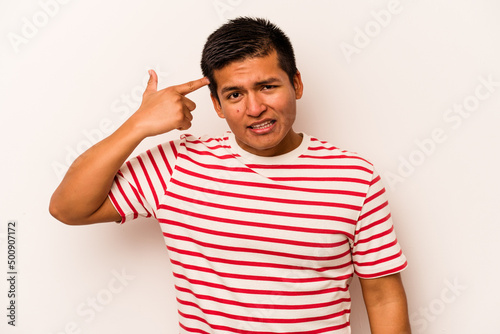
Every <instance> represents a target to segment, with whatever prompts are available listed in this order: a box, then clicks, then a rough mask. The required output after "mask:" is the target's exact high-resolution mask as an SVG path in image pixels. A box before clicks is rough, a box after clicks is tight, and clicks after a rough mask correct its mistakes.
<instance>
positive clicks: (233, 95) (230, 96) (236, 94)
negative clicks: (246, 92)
mask: <svg viewBox="0 0 500 334" xmlns="http://www.w3.org/2000/svg"><path fill="white" fill-rule="evenodd" d="M239 96H240V93H231V94H229V95H228V96H227V98H228V99H229V100H231V99H237V98H238V97H239Z"/></svg>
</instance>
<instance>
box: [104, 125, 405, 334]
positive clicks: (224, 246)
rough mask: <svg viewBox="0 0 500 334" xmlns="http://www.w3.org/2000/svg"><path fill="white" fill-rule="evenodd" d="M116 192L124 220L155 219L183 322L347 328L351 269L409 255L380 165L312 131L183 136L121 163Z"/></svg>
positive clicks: (394, 262)
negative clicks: (256, 136)
mask: <svg viewBox="0 0 500 334" xmlns="http://www.w3.org/2000/svg"><path fill="white" fill-rule="evenodd" d="M110 198H111V200H112V202H113V204H114V205H115V207H116V209H117V210H118V212H119V213H120V214H121V216H122V217H123V220H122V222H125V221H128V220H132V219H134V218H137V217H139V216H142V217H155V218H156V219H157V220H158V221H159V223H160V226H161V230H162V232H163V235H164V238H165V243H166V246H167V250H168V254H169V257H170V261H171V263H172V268H173V275H174V282H175V288H176V293H177V302H178V313H179V325H180V332H181V333H228V334H229V333H247V334H250V333H251V334H267V333H287V334H294V333H295V334H299V333H300V334H306V333H308V334H315V333H337V334H338V333H350V328H349V315H350V309H351V299H350V295H349V291H348V287H349V284H350V282H351V279H352V276H353V274H354V273H356V274H357V275H358V276H359V277H362V278H375V277H380V276H385V275H389V274H393V273H397V272H399V271H401V270H403V269H404V268H406V266H407V262H406V258H405V256H404V255H403V254H402V252H401V248H400V246H399V244H398V242H397V239H396V235H395V233H394V229H393V224H392V220H391V214H390V211H389V206H388V202H387V199H386V194H385V190H384V187H383V185H382V183H381V180H380V177H379V176H378V174H377V173H376V172H375V170H374V168H373V165H372V164H371V163H369V162H368V161H366V160H365V159H363V158H361V157H359V156H358V155H357V154H355V153H350V152H347V151H343V150H340V149H338V148H336V147H334V146H332V145H330V144H328V143H327V142H325V141H321V140H318V139H316V138H313V137H310V136H307V135H305V134H303V140H302V143H301V145H300V146H299V147H298V148H296V149H295V150H293V151H291V152H289V153H287V154H284V155H280V156H275V157H260V156H255V155H252V154H250V153H248V152H246V151H244V150H242V149H241V148H240V147H239V146H238V144H237V143H236V141H235V138H234V135H233V134H232V133H231V132H227V133H226V134H225V135H224V136H222V137H218V138H208V137H206V138H205V137H202V138H197V137H194V136H191V135H182V136H181V138H180V140H175V141H172V142H168V143H165V144H162V145H158V146H157V147H155V148H153V149H151V150H149V151H146V152H145V153H143V154H141V155H140V156H138V157H136V158H134V159H132V160H130V161H128V162H127V163H126V164H124V165H123V167H122V168H121V169H120V171H119V172H118V174H117V176H116V178H115V182H114V184H113V187H112V189H111V192H110Z"/></svg>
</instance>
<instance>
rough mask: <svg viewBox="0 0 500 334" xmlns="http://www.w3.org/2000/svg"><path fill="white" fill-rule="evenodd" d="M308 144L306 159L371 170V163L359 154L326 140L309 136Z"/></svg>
mask: <svg viewBox="0 0 500 334" xmlns="http://www.w3.org/2000/svg"><path fill="white" fill-rule="evenodd" d="M309 138H310V144H309V148H308V151H307V156H308V157H315V158H318V159H319V158H321V159H326V160H330V159H331V160H335V161H338V162H339V163H349V164H357V165H361V166H365V167H366V168H368V169H373V164H372V163H371V161H369V160H368V159H366V158H365V157H363V156H361V155H360V154H359V153H357V152H354V151H351V150H346V149H343V148H340V147H338V146H337V145H334V144H332V143H331V142H329V141H327V140H322V139H319V138H317V137H314V136H309Z"/></svg>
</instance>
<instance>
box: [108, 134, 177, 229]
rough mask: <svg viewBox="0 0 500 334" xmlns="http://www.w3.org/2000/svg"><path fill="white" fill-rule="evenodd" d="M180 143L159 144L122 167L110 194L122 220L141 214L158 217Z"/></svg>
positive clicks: (137, 216) (134, 217)
mask: <svg viewBox="0 0 500 334" xmlns="http://www.w3.org/2000/svg"><path fill="white" fill-rule="evenodd" d="M178 147H179V141H171V142H167V143H165V144H160V145H158V146H156V147H154V148H152V149H150V150H147V151H145V152H143V153H142V154H140V155H138V156H137V157H135V158H132V159H130V160H128V161H127V162H126V163H125V164H124V165H123V166H122V167H121V168H120V170H119V171H118V173H117V174H116V176H115V179H114V181H113V185H112V187H111V190H110V192H109V195H108V196H109V198H110V200H111V202H112V203H113V205H114V207H115V209H116V210H117V211H118V213H119V214H120V215H121V217H122V221H121V222H122V223H124V222H126V221H130V220H133V219H137V218H139V217H146V218H148V217H156V212H157V210H158V207H159V204H160V203H159V202H160V199H161V197H162V196H163V195H164V194H165V190H166V188H167V184H168V182H169V180H170V177H171V175H172V173H173V169H174V168H175V162H176V157H177V152H178Z"/></svg>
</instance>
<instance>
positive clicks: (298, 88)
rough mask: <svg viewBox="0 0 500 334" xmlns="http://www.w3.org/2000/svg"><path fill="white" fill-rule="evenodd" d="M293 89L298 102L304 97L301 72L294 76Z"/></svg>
mask: <svg viewBox="0 0 500 334" xmlns="http://www.w3.org/2000/svg"><path fill="white" fill-rule="evenodd" d="M293 88H294V89H295V98H296V99H297V100H298V99H300V98H301V97H302V93H303V91H304V84H303V83H302V77H301V76H300V72H299V70H297V73H295V75H294V76H293Z"/></svg>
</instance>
